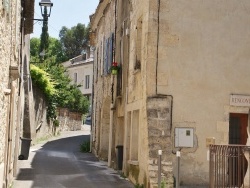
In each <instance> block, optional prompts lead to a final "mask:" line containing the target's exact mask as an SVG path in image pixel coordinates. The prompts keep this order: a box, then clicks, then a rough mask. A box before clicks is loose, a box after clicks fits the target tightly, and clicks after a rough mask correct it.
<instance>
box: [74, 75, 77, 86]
mask: <svg viewBox="0 0 250 188" xmlns="http://www.w3.org/2000/svg"><path fill="white" fill-rule="evenodd" d="M74 83H75V84H77V73H76V72H75V73H74Z"/></svg>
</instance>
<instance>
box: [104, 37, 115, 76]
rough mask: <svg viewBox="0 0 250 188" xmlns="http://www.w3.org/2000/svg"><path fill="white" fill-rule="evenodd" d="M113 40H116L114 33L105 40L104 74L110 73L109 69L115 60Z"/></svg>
mask: <svg viewBox="0 0 250 188" xmlns="http://www.w3.org/2000/svg"><path fill="white" fill-rule="evenodd" d="M113 42H114V34H113V33H112V34H111V36H110V37H109V38H108V39H106V41H105V50H104V69H103V72H104V75H107V74H108V73H109V69H110V67H111V65H112V62H113Z"/></svg>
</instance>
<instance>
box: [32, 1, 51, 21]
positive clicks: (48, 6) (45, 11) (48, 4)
mask: <svg viewBox="0 0 250 188" xmlns="http://www.w3.org/2000/svg"><path fill="white" fill-rule="evenodd" d="M39 6H40V7H41V14H42V16H43V19H33V20H36V21H48V17H50V13H51V8H52V7H53V3H51V1H50V0H41V2H39ZM48 9H49V10H48Z"/></svg>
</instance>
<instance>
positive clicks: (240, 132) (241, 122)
mask: <svg viewBox="0 0 250 188" xmlns="http://www.w3.org/2000/svg"><path fill="white" fill-rule="evenodd" d="M247 124H248V114H236V113H231V114H230V120H229V144H236V145H246V142H247V138H248V135H247Z"/></svg>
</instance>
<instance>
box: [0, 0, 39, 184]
mask: <svg viewBox="0 0 250 188" xmlns="http://www.w3.org/2000/svg"><path fill="white" fill-rule="evenodd" d="M27 10H28V11H27ZM33 10H34V1H32V0H28V1H26V3H25V4H22V3H21V0H13V1H10V0H1V2H0V36H1V37H0V80H1V82H0V93H1V100H0V108H1V110H0V120H1V127H0V186H1V187H9V186H10V185H11V183H12V179H13V176H15V175H16V173H17V168H18V161H17V159H18V155H19V150H20V139H19V138H20V137H21V136H22V135H23V119H24V101H25V91H24V82H25V81H24V79H25V78H27V76H28V74H25V73H24V67H23V65H24V63H25V62H26V63H27V62H28V61H29V35H28V34H29V33H30V32H32V30H33V21H32V19H29V18H33V13H34V11H33ZM22 14H23V16H24V17H25V18H26V19H27V20H30V21H26V22H25V23H24V25H25V27H26V28H27V29H25V28H24V27H23V26H24V25H23V24H21V20H22ZM31 21H32V23H31Z"/></svg>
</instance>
